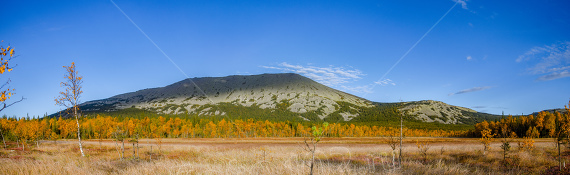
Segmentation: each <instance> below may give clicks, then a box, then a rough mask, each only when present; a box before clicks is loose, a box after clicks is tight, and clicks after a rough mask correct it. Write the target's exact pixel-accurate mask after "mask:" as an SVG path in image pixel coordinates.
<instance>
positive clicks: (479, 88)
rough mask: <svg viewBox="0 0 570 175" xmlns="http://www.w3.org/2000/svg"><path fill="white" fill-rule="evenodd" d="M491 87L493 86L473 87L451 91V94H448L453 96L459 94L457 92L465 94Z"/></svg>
mask: <svg viewBox="0 0 570 175" xmlns="http://www.w3.org/2000/svg"><path fill="white" fill-rule="evenodd" d="M490 88H491V86H483V87H473V88H469V89H464V90H461V91H459V92H455V93H450V94H448V95H449V96H452V95H457V94H464V93H469V92H476V91H482V90H485V89H490Z"/></svg>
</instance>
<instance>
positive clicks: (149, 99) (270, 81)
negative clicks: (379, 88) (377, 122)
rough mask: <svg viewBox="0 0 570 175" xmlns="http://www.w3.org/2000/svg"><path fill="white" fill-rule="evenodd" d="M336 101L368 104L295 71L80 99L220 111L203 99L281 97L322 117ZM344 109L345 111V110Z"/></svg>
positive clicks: (103, 105)
mask: <svg viewBox="0 0 570 175" xmlns="http://www.w3.org/2000/svg"><path fill="white" fill-rule="evenodd" d="M338 102H347V103H350V104H352V105H355V106H360V107H370V106H371V104H372V103H371V102H370V101H368V100H366V99H363V98H360V97H357V96H354V95H351V94H348V93H345V92H342V91H338V90H335V89H332V88H330V87H327V86H325V85H322V84H320V83H317V82H315V81H313V80H311V79H309V78H306V77H303V76H301V75H298V74H292V73H287V74H261V75H249V76H241V75H234V76H227V77H205V78H192V79H186V80H182V81H179V82H177V83H174V84H171V85H168V86H165V87H161V88H152V89H144V90H139V91H136V92H131V93H125V94H120V95H117V96H113V97H111V98H107V99H103V100H96V101H89V102H86V103H83V104H81V105H80V108H81V109H82V111H84V112H103V111H107V112H108V111H115V110H120V109H125V108H132V107H134V108H138V109H144V110H149V111H155V112H157V113H164V114H183V113H190V114H198V115H225V112H224V111H219V110H218V109H215V108H206V109H201V108H200V107H202V106H204V105H208V104H210V105H211V104H220V103H230V104H233V105H239V106H245V107H250V106H258V107H259V108H261V109H274V108H276V107H277V105H279V104H282V103H287V109H288V110H289V111H291V112H295V113H299V114H302V113H306V112H313V111H317V110H319V111H320V114H319V118H321V119H323V118H325V117H326V116H328V115H329V114H331V113H333V112H336V111H337V108H338V107H339V104H338ZM347 115H348V114H347Z"/></svg>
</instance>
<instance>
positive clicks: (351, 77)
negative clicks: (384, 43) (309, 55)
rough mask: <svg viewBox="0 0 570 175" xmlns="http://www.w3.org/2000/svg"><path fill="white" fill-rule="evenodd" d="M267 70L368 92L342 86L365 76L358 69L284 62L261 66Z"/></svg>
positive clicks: (363, 88) (355, 89) (356, 89)
mask: <svg viewBox="0 0 570 175" xmlns="http://www.w3.org/2000/svg"><path fill="white" fill-rule="evenodd" d="M261 67H263V68H267V69H276V70H281V71H285V72H293V73H298V74H301V75H304V76H306V77H308V78H310V79H313V80H315V81H317V82H319V83H322V84H324V85H327V86H338V87H341V88H344V89H347V90H353V91H355V92H365V91H366V92H369V90H365V89H366V87H364V86H362V87H348V86H345V85H344V84H346V83H350V82H354V81H357V80H359V79H362V76H365V74H363V73H362V72H361V71H360V70H358V69H346V68H344V67H334V66H332V65H330V66H329V67H317V66H312V65H309V66H302V65H292V64H289V63H286V62H283V63H280V64H279V66H261Z"/></svg>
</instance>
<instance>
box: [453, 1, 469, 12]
mask: <svg viewBox="0 0 570 175" xmlns="http://www.w3.org/2000/svg"><path fill="white" fill-rule="evenodd" d="M467 1H469V0H453V2H455V3H458V4H461V8H463V9H465V10H467V9H468V8H467Z"/></svg>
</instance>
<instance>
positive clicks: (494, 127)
mask: <svg viewBox="0 0 570 175" xmlns="http://www.w3.org/2000/svg"><path fill="white" fill-rule="evenodd" d="M569 104H570V103H569ZM484 130H490V131H491V134H493V135H495V136H496V137H509V136H510V135H511V133H515V134H516V136H517V137H519V138H523V137H530V138H539V137H548V138H557V137H561V136H564V135H568V136H570V109H569V108H568V106H565V112H563V113H560V112H558V111H554V112H548V111H542V112H539V113H537V114H536V115H528V116H524V115H522V116H518V117H513V116H510V115H509V116H508V117H506V118H502V119H500V120H498V121H483V122H481V123H477V124H475V129H474V130H472V131H470V132H469V133H468V135H471V136H473V137H481V132H482V131H484Z"/></svg>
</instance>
